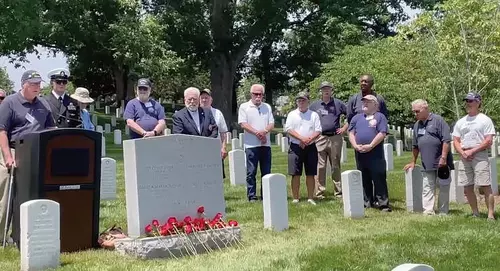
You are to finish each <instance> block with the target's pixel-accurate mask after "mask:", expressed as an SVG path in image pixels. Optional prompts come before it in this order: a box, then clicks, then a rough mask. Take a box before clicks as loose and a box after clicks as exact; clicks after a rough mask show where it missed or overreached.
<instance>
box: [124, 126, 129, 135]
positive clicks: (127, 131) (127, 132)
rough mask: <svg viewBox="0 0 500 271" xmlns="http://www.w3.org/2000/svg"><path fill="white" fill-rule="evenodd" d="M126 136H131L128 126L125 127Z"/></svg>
mask: <svg viewBox="0 0 500 271" xmlns="http://www.w3.org/2000/svg"><path fill="white" fill-rule="evenodd" d="M125 134H126V135H129V134H130V128H129V127H128V125H125Z"/></svg>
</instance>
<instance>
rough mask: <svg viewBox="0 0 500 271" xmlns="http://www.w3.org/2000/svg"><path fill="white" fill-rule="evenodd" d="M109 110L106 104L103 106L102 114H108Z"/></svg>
mask: <svg viewBox="0 0 500 271" xmlns="http://www.w3.org/2000/svg"><path fill="white" fill-rule="evenodd" d="M109 111H110V109H109V105H106V106H105V107H104V114H106V115H109Z"/></svg>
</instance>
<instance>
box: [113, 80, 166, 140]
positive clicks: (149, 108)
mask: <svg viewBox="0 0 500 271" xmlns="http://www.w3.org/2000/svg"><path fill="white" fill-rule="evenodd" d="M151 85H152V84H151V81H150V80H149V79H147V78H141V79H139V81H138V82H137V90H136V91H137V98H136V99H133V100H131V101H129V102H128V103H127V106H126V107H125V111H124V112H123V119H125V121H126V122H127V126H128V127H129V128H130V138H132V139H134V138H143V137H152V136H157V135H161V134H163V131H164V130H165V109H163V106H161V104H160V103H159V102H157V101H155V100H153V99H151V98H150V97H149V96H150V95H151Z"/></svg>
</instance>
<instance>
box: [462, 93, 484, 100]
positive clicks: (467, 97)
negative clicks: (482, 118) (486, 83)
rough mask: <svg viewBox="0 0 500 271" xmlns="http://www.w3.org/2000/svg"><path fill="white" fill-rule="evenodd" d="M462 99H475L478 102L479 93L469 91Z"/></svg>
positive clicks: (479, 98)
mask: <svg viewBox="0 0 500 271" xmlns="http://www.w3.org/2000/svg"><path fill="white" fill-rule="evenodd" d="M464 101H476V102H480V101H481V95H479V94H477V93H474V92H469V93H467V95H466V96H465V98H464Z"/></svg>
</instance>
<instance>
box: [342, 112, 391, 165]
mask: <svg viewBox="0 0 500 271" xmlns="http://www.w3.org/2000/svg"><path fill="white" fill-rule="evenodd" d="M351 131H353V132H354V134H355V138H356V144H362V145H368V144H370V143H371V142H372V141H373V139H374V138H375V137H376V136H377V134H378V133H383V134H387V119H386V118H385V116H384V114H382V113H380V112H375V114H374V115H373V116H372V118H369V119H367V116H366V114H364V113H361V114H357V115H356V116H354V117H353V118H352V119H351V122H350V123H349V132H351ZM376 159H384V144H383V142H382V143H380V144H378V145H377V146H375V147H374V148H373V149H372V150H371V151H370V152H367V153H358V161H360V162H365V161H366V162H370V161H372V160H376Z"/></svg>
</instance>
